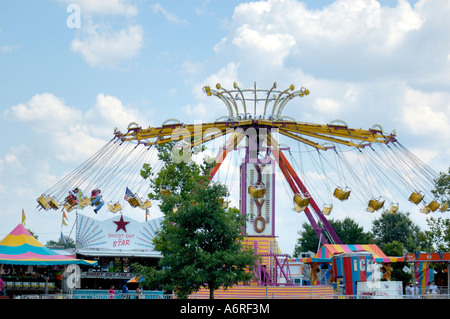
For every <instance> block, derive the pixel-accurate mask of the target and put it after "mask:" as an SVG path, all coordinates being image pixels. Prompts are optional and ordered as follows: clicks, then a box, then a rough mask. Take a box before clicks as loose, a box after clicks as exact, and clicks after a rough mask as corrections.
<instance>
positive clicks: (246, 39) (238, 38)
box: [233, 24, 295, 65]
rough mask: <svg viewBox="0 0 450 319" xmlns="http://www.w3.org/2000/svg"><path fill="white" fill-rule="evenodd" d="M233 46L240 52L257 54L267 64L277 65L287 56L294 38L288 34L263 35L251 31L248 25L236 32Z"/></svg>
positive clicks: (262, 33) (293, 43)
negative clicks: (263, 58)
mask: <svg viewBox="0 0 450 319" xmlns="http://www.w3.org/2000/svg"><path fill="white" fill-rule="evenodd" d="M233 44H234V45H236V46H237V47H238V48H240V49H242V50H249V51H251V52H254V54H255V52H257V54H258V55H262V56H264V57H265V58H266V59H267V62H270V63H273V64H276V65H279V64H281V63H282V62H283V59H284V58H285V57H286V56H287V55H288V54H289V49H290V48H291V47H293V46H294V45H295V38H294V36H292V35H290V34H288V33H278V32H275V33H267V34H266V33H264V32H259V31H257V30H252V29H251V28H250V26H249V25H248V24H244V25H242V26H240V27H239V28H238V29H237V30H236V35H235V37H234V38H233Z"/></svg>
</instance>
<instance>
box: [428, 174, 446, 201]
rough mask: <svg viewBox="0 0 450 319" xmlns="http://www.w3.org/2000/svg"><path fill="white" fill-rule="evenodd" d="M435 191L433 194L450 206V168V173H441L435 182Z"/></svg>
mask: <svg viewBox="0 0 450 319" xmlns="http://www.w3.org/2000/svg"><path fill="white" fill-rule="evenodd" d="M434 184H435V189H434V190H432V191H431V192H432V193H433V195H434V196H436V199H437V200H439V201H440V202H441V203H447V204H448V205H450V167H449V168H448V173H444V172H440V173H439V177H438V178H437V179H436V180H435V181H434Z"/></svg>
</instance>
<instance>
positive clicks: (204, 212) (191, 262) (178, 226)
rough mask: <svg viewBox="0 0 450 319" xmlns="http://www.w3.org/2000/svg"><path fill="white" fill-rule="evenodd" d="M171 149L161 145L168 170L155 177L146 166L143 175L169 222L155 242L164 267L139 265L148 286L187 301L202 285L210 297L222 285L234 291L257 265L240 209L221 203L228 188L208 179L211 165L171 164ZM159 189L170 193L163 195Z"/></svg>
mask: <svg viewBox="0 0 450 319" xmlns="http://www.w3.org/2000/svg"><path fill="white" fill-rule="evenodd" d="M172 146H173V145H171V144H169V145H165V146H161V147H159V149H158V150H159V152H160V154H159V158H160V159H161V160H163V162H164V167H163V168H162V169H161V170H160V172H159V173H157V174H156V175H155V176H153V175H152V174H153V173H152V170H151V167H150V166H149V165H148V164H146V165H145V166H144V167H143V170H142V172H141V175H142V176H143V177H144V178H148V179H149V181H150V184H151V188H152V192H151V193H150V194H149V197H150V198H152V199H157V200H159V201H160V205H159V207H160V210H161V211H162V212H163V213H164V215H165V218H164V220H163V222H162V227H161V231H160V232H159V233H158V234H157V236H156V237H155V238H154V241H153V242H154V245H155V249H156V250H157V251H160V252H161V253H162V256H163V257H162V258H161V260H160V263H159V266H160V268H161V269H149V268H145V267H142V266H137V267H136V268H135V270H136V271H137V272H139V273H142V274H143V275H144V277H145V278H146V279H147V283H148V284H152V285H155V284H156V285H160V286H161V287H162V288H163V289H165V290H173V291H175V292H176V294H177V296H178V297H179V298H185V297H187V296H188V295H189V294H191V293H192V292H195V291H198V290H199V289H200V288H201V287H207V288H208V289H209V290H210V298H213V297H214V290H216V289H218V288H219V287H224V288H227V287H231V286H232V285H233V284H236V283H238V282H240V281H246V280H249V279H251V277H252V273H251V272H249V271H248V269H251V267H252V266H253V265H254V263H255V261H256V255H255V252H254V250H253V249H250V248H249V247H243V245H242V239H243V237H242V234H241V230H242V227H243V226H244V225H245V223H244V218H243V216H242V214H240V212H239V210H238V209H236V208H229V207H227V206H226V205H223V202H222V199H224V198H226V197H227V196H228V190H227V188H226V187H225V186H224V185H221V184H219V183H215V182H211V181H210V180H209V176H210V169H211V167H212V164H213V163H208V162H205V161H204V162H203V163H202V164H197V163H195V162H194V161H189V162H187V161H181V162H179V163H175V162H174V161H172V156H171V152H172V149H171V147H172ZM160 186H161V187H164V189H167V190H170V194H169V195H163V194H162V193H161V192H160Z"/></svg>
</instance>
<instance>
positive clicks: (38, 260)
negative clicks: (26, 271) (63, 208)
mask: <svg viewBox="0 0 450 319" xmlns="http://www.w3.org/2000/svg"><path fill="white" fill-rule="evenodd" d="M0 264H5V265H45V266H49V265H72V264H78V265H80V264H81V265H91V266H94V265H96V264H97V261H88V260H82V259H76V258H74V257H72V256H65V255H61V254H58V253H57V252H55V251H53V250H51V249H49V248H47V247H45V246H44V245H42V244H41V243H40V242H39V241H38V240H37V239H36V238H35V237H33V236H32V235H31V234H30V232H29V231H28V230H26V229H25V227H24V226H23V225H22V224H19V225H18V226H17V227H16V228H14V229H13V231H12V232H10V233H9V234H8V235H6V236H5V238H3V239H2V241H0Z"/></svg>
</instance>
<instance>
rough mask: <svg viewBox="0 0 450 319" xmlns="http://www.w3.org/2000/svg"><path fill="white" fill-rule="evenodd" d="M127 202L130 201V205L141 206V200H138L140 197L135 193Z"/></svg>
mask: <svg viewBox="0 0 450 319" xmlns="http://www.w3.org/2000/svg"><path fill="white" fill-rule="evenodd" d="M128 203H130V205H131V206H132V207H139V206H142V202H141V201H140V199H139V198H138V197H137V195H135V196H134V197H132V198H130V199H128Z"/></svg>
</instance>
